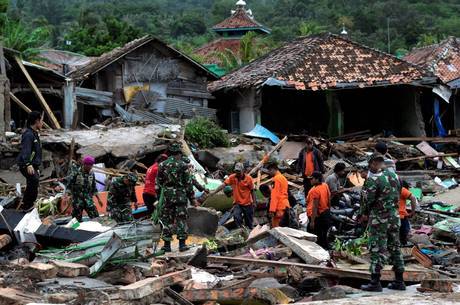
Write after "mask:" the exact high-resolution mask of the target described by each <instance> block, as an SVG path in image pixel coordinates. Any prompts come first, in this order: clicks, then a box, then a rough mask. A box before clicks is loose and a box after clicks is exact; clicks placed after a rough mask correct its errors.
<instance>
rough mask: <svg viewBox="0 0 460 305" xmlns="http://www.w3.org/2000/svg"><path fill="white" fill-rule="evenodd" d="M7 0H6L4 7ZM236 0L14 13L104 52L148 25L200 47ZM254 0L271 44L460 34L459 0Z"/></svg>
mask: <svg viewBox="0 0 460 305" xmlns="http://www.w3.org/2000/svg"><path fill="white" fill-rule="evenodd" d="M5 1H6V0H0V11H1V6H2V3H5ZM235 2H236V0H155V1H152V0H130V1H122V0H15V1H12V2H11V3H15V7H13V8H10V10H9V14H13V15H14V17H15V18H13V19H20V20H21V21H22V22H23V24H24V25H25V26H26V28H27V27H30V26H31V25H32V24H33V23H34V22H35V20H36V19H38V18H44V19H45V20H46V21H47V22H48V25H49V27H51V28H50V33H51V34H52V35H51V37H50V43H51V44H52V45H53V46H58V47H61V46H63V45H65V44H64V41H65V40H66V39H68V40H71V41H72V46H71V47H69V49H71V50H72V51H75V52H81V53H85V54H88V55H97V54H100V53H101V52H103V51H106V50H109V49H110V48H112V47H113V46H118V45H120V44H122V43H124V42H126V41H127V40H129V39H131V38H133V37H134V36H138V35H140V34H142V33H149V34H153V35H155V36H158V37H159V38H162V39H165V40H167V41H168V42H170V43H173V44H175V45H182V46H187V48H188V49H189V50H190V49H193V48H196V47H198V46H200V45H202V44H204V43H206V42H209V41H210V40H212V39H215V38H216V35H215V34H213V33H212V31H211V30H210V29H211V27H212V25H214V24H216V23H217V22H220V21H222V20H223V19H225V18H227V17H228V16H229V15H230V10H232V9H234V8H235ZM248 7H249V8H251V10H252V11H253V12H254V15H255V18H256V19H257V20H258V21H259V22H261V23H262V24H264V25H266V26H267V27H269V28H271V29H272V35H271V36H270V38H269V39H267V40H266V44H267V45H268V46H269V47H270V48H273V47H275V46H277V45H279V44H280V43H281V42H284V41H286V40H290V39H293V38H295V37H296V36H299V35H306V34H312V33H318V32H323V31H327V32H332V33H340V31H341V30H342V26H345V27H346V30H347V31H348V33H349V35H350V37H351V38H352V39H353V40H356V41H358V42H361V43H364V44H366V45H368V46H370V47H374V48H378V49H381V50H384V51H387V50H388V48H389V49H390V52H392V53H396V51H397V50H410V49H412V48H413V47H415V46H418V45H426V44H427V43H431V42H433V41H439V40H440V39H442V38H444V37H447V36H460V18H459V16H460V5H459V4H458V0H443V1H428V0H373V1H369V0H349V1H335V0H250V1H248ZM82 15H83V16H82ZM84 15H86V16H84ZM16 17H19V18H16ZM82 17H83V19H86V20H82ZM83 21H84V22H83ZM0 22H1V18H0ZM112 27H113V29H112ZM388 34H390V35H389V36H390V41H388V38H387V37H388ZM434 38H436V39H434Z"/></svg>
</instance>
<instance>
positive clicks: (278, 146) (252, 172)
mask: <svg viewBox="0 0 460 305" xmlns="http://www.w3.org/2000/svg"><path fill="white" fill-rule="evenodd" d="M286 141H287V137H284V138H283V139H281V141H280V142H279V143H278V144H276V146H275V147H273V149H272V150H271V151H270V152H268V154H266V155H265V157H264V158H263V159H262V160H261V161H260V162H259V163H258V164H257V165H256V166H255V167H254V168H253V169H251V171H250V172H249V176H252V175H254V174H255V173H257V171H258V170H259V169H261V168H262V166H263V165H264V163H265V162H266V160H268V159H269V158H270V156H271V155H272V154H273V153H274V152H275V151H277V150H278V149H280V148H281V147H282V146H283V145H284V143H286Z"/></svg>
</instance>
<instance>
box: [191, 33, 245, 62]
mask: <svg viewBox="0 0 460 305" xmlns="http://www.w3.org/2000/svg"><path fill="white" fill-rule="evenodd" d="M240 44H241V40H240V39H239V38H236V39H225V38H221V39H217V40H214V41H211V42H210V43H208V44H205V45H204V46H202V47H200V48H198V49H196V50H195V51H194V52H193V53H194V54H196V55H198V56H201V57H203V59H204V63H206V64H221V60H220V59H219V58H218V56H216V52H223V51H225V50H230V51H232V52H233V53H234V54H238V53H239V51H240Z"/></svg>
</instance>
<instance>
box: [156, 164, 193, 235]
mask: <svg viewBox="0 0 460 305" xmlns="http://www.w3.org/2000/svg"><path fill="white" fill-rule="evenodd" d="M192 183H193V182H192V176H191V175H190V172H189V168H188V165H187V164H186V163H185V162H184V160H183V159H181V160H176V159H175V158H174V157H169V158H168V159H167V160H166V161H163V162H162V163H161V164H160V166H159V169H158V176H157V187H158V188H159V189H160V190H161V191H162V192H163V196H164V205H163V210H162V211H161V216H160V219H161V222H162V224H163V240H164V241H171V240H172V235H173V226H174V222H175V229H176V234H177V239H179V240H185V239H187V203H188V200H187V199H190V200H193V198H194V192H193V184H192Z"/></svg>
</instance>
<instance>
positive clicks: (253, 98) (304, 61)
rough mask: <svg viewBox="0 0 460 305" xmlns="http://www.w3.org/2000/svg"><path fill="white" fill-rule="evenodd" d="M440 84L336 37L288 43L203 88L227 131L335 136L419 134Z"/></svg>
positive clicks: (413, 68)
mask: <svg viewBox="0 0 460 305" xmlns="http://www.w3.org/2000/svg"><path fill="white" fill-rule="evenodd" d="M438 83H440V81H439V79H438V78H437V77H436V76H435V75H434V74H433V73H431V72H429V71H427V70H426V69H424V68H422V67H420V66H417V65H414V64H411V63H409V62H407V61H404V60H401V59H398V58H396V57H395V56H392V55H390V54H386V53H384V52H381V51H378V50H375V49H371V48H368V47H366V46H364V45H361V44H359V43H356V42H353V41H351V40H349V39H348V38H346V37H342V36H337V35H334V34H321V35H313V36H309V37H301V38H298V39H295V40H293V41H292V42H289V43H286V44H285V45H283V46H281V47H280V48H278V49H275V50H273V51H271V52H270V53H268V54H266V55H265V56H262V57H261V58H259V59H257V60H255V61H253V62H251V63H250V64H248V65H247V66H244V67H242V68H240V69H238V70H236V71H234V72H232V73H229V74H227V75H225V76H224V77H222V78H221V79H220V80H217V81H215V82H213V83H211V84H210V85H209V87H208V88H209V89H210V91H211V92H212V93H213V95H215V96H216V100H215V101H214V102H213V104H212V105H213V106H214V107H215V108H217V109H218V117H219V120H220V121H221V122H222V123H223V125H224V126H225V128H227V129H228V130H230V131H239V132H247V131H249V130H251V129H252V128H253V127H254V126H255V125H256V124H257V123H259V124H262V125H263V126H265V127H267V128H269V129H270V130H272V131H277V132H285V133H308V134H327V135H329V136H337V135H341V134H346V133H353V132H358V131H362V130H370V131H371V132H372V133H374V134H375V133H379V132H382V131H386V132H388V133H391V134H395V135H400V136H425V135H427V134H430V133H431V130H430V129H429V128H428V127H429V125H430V121H431V117H432V116H433V100H434V94H433V92H432V91H433V88H434V87H436V86H437V85H438Z"/></svg>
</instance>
